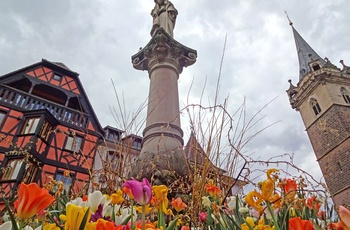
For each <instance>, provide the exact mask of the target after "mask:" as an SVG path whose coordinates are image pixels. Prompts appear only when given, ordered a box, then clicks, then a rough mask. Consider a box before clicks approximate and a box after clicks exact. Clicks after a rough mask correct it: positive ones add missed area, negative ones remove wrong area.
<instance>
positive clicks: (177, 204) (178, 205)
mask: <svg viewBox="0 0 350 230" xmlns="http://www.w3.org/2000/svg"><path fill="white" fill-rule="evenodd" d="M170 204H171V206H173V208H174V209H175V210H176V211H177V212H181V211H182V210H184V209H185V208H186V207H187V205H186V204H185V203H184V202H183V201H182V199H181V197H178V198H176V199H174V198H173V199H172V201H171V202H170Z"/></svg>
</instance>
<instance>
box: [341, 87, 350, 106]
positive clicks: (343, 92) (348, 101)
mask: <svg viewBox="0 0 350 230" xmlns="http://www.w3.org/2000/svg"><path fill="white" fill-rule="evenodd" d="M340 92H341V95H342V96H343V98H344V101H345V102H346V104H350V95H349V91H347V90H346V89H345V88H344V87H341V89H340Z"/></svg>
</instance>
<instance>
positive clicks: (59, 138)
mask: <svg viewBox="0 0 350 230" xmlns="http://www.w3.org/2000/svg"><path fill="white" fill-rule="evenodd" d="M78 75H79V74H78V73H76V72H73V71H71V70H70V69H69V68H68V67H67V66H65V65H64V64H62V63H57V62H50V61H47V60H45V59H43V60H42V61H40V62H38V63H35V64H33V65H30V66H27V67H24V68H22V69H19V70H16V71H14V72H11V73H8V74H5V75H3V76H1V77H0V166H1V167H0V168H1V170H0V189H1V193H2V194H4V196H5V197H6V198H7V199H10V200H11V199H12V198H13V197H14V195H15V194H16V191H17V187H18V186H19V184H20V183H21V182H24V183H31V182H36V183H38V184H39V185H40V186H43V185H44V184H45V183H47V182H48V181H50V180H55V181H62V182H63V184H64V187H65V190H66V191H67V192H68V193H69V192H72V191H75V192H77V191H80V190H84V189H85V190H87V188H88V186H89V185H88V183H89V181H90V174H91V170H92V167H93V164H94V158H95V154H96V149H97V147H96V146H97V143H98V142H99V140H100V139H101V136H102V137H103V129H102V128H101V126H100V123H99V121H98V119H97V117H96V115H95V113H94V111H93V109H92V107H91V105H90V102H89V100H88V98H87V96H86V93H85V91H84V89H83V87H82V85H81V83H80V80H79V78H78ZM1 203H2V202H1V200H0V206H1Z"/></svg>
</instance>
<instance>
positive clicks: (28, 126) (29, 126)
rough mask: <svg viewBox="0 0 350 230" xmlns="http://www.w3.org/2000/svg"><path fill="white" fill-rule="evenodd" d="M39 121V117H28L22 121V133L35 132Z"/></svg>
mask: <svg viewBox="0 0 350 230" xmlns="http://www.w3.org/2000/svg"><path fill="white" fill-rule="evenodd" d="M39 121H40V117H36V118H28V119H27V120H26V121H25V123H24V127H23V130H22V134H33V133H35V131H36V128H37V127H38V124H39Z"/></svg>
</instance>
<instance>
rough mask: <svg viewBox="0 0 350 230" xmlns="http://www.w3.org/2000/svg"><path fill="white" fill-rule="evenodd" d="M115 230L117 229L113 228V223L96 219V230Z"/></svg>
mask: <svg viewBox="0 0 350 230" xmlns="http://www.w3.org/2000/svg"><path fill="white" fill-rule="evenodd" d="M102 229H103V230H115V229H117V227H116V226H115V223H113V222H110V221H107V220H104V219H98V221H97V224H96V230H102Z"/></svg>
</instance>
